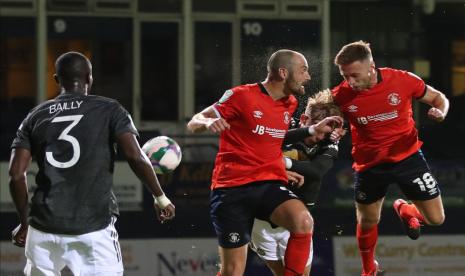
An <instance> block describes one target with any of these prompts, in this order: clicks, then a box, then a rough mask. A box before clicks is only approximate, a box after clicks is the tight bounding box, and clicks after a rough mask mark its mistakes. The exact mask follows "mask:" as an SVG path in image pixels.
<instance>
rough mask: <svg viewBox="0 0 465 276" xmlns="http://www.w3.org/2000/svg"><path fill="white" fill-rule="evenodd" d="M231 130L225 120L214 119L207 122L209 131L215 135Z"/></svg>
mask: <svg viewBox="0 0 465 276" xmlns="http://www.w3.org/2000/svg"><path fill="white" fill-rule="evenodd" d="M229 128H231V126H230V125H229V124H228V122H226V120H225V119H223V118H212V119H210V120H209V121H208V122H207V129H209V130H210V131H211V132H213V133H220V132H222V131H223V130H226V129H229Z"/></svg>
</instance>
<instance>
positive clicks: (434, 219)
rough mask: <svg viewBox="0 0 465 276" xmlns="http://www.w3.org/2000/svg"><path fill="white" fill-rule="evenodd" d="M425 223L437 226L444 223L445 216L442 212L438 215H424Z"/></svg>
mask: <svg viewBox="0 0 465 276" xmlns="http://www.w3.org/2000/svg"><path fill="white" fill-rule="evenodd" d="M425 220H426V223H427V224H428V225H432V226H439V225H442V224H443V223H444V221H445V220H446V216H445V215H444V214H441V215H438V216H431V217H425Z"/></svg>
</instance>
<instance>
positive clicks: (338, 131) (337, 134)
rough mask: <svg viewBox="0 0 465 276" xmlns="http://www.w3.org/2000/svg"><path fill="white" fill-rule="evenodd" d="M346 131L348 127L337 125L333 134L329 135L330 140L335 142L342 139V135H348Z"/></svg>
mask: <svg viewBox="0 0 465 276" xmlns="http://www.w3.org/2000/svg"><path fill="white" fill-rule="evenodd" d="M346 133H347V129H344V128H342V127H337V128H335V129H334V130H333V131H332V132H331V135H329V140H331V142H333V143H337V142H339V140H341V139H342V137H344V135H346Z"/></svg>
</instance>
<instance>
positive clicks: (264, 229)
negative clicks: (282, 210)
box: [250, 219, 289, 276]
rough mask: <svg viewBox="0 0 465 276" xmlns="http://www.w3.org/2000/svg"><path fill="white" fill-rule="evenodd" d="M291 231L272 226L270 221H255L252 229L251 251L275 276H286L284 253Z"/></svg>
mask: <svg viewBox="0 0 465 276" xmlns="http://www.w3.org/2000/svg"><path fill="white" fill-rule="evenodd" d="M288 239H289V231H287V230H286V229H284V228H283V227H278V226H271V224H270V223H269V222H268V221H264V220H260V219H255V220H254V225H253V228H252V237H251V241H250V249H252V250H253V251H254V252H255V253H256V254H257V256H258V257H260V259H262V260H263V261H264V262H265V264H266V266H267V267H268V268H269V269H270V270H271V272H272V273H273V275H279V276H281V275H283V274H284V265H283V262H284V253H285V251H286V247H287V240H288Z"/></svg>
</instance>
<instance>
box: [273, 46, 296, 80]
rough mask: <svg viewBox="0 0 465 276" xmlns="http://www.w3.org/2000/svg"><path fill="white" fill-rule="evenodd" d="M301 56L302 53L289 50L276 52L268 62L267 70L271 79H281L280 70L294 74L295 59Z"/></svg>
mask: <svg viewBox="0 0 465 276" xmlns="http://www.w3.org/2000/svg"><path fill="white" fill-rule="evenodd" d="M299 55H301V54H300V53H298V52H296V51H292V50H288V49H281V50H278V51H276V52H274V53H273V54H272V55H271V57H270V59H269V60H268V64H267V69H268V76H269V78H270V79H278V78H279V69H280V68H285V69H287V70H288V71H289V72H290V73H292V65H293V63H294V58H295V57H297V56H299Z"/></svg>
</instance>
